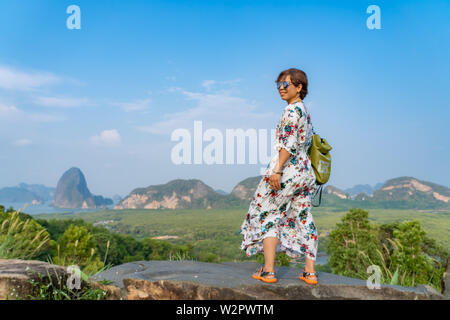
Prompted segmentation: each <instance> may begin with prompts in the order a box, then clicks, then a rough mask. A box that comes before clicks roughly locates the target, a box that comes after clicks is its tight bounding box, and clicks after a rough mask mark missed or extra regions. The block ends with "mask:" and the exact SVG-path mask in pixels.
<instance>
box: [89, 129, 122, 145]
mask: <svg viewBox="0 0 450 320" xmlns="http://www.w3.org/2000/svg"><path fill="white" fill-rule="evenodd" d="M91 142H92V143H93V144H105V145H109V146H113V145H118V144H120V134H119V132H117V130H116V129H112V130H104V131H102V132H101V133H100V135H96V136H92V137H91Z"/></svg>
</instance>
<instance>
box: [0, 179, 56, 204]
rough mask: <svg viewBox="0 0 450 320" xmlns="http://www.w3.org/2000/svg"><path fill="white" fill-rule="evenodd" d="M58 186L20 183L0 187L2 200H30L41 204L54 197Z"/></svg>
mask: <svg viewBox="0 0 450 320" xmlns="http://www.w3.org/2000/svg"><path fill="white" fill-rule="evenodd" d="M55 190H56V188H54V187H47V186H44V185H42V184H26V183H23V182H21V183H19V185H18V186H14V187H4V188H1V189H0V202H29V203H31V204H41V203H43V202H46V201H49V200H52V199H53V196H54V194H55Z"/></svg>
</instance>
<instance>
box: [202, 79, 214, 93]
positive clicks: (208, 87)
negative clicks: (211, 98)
mask: <svg viewBox="0 0 450 320" xmlns="http://www.w3.org/2000/svg"><path fill="white" fill-rule="evenodd" d="M215 83H216V81H215V80H205V81H203V82H202V86H203V87H205V88H206V90H208V91H209V90H211V86H212V85H213V84H215Z"/></svg>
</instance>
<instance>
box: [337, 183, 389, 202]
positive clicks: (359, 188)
mask: <svg viewBox="0 0 450 320" xmlns="http://www.w3.org/2000/svg"><path fill="white" fill-rule="evenodd" d="M382 185H383V183H377V184H375V185H374V186H373V187H372V186H371V185H369V184H357V185H355V186H353V187H351V188H347V189H345V190H344V192H345V193H348V194H349V195H350V197H351V198H352V199H354V198H355V196H356V195H358V194H360V193H362V192H364V193H365V194H367V195H371V194H373V193H374V192H375V190H378V189H380V188H381V186H382Z"/></svg>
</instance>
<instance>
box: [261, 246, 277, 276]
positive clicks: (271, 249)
mask: <svg viewBox="0 0 450 320" xmlns="http://www.w3.org/2000/svg"><path fill="white" fill-rule="evenodd" d="M277 245H278V238H275V237H267V238H264V239H263V247H264V271H268V272H270V271H272V272H273V271H274V267H275V254H276V249H277Z"/></svg>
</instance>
